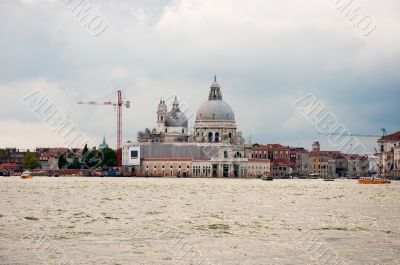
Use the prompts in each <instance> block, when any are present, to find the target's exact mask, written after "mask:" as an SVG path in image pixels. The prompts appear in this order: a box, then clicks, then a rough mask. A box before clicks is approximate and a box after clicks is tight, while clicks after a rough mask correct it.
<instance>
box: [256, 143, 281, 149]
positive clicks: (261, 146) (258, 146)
mask: <svg viewBox="0 0 400 265" xmlns="http://www.w3.org/2000/svg"><path fill="white" fill-rule="evenodd" d="M253 148H254V149H278V150H289V147H288V146H283V145H281V144H255V145H253Z"/></svg>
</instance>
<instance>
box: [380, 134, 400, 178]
mask: <svg viewBox="0 0 400 265" xmlns="http://www.w3.org/2000/svg"><path fill="white" fill-rule="evenodd" d="M377 144H378V148H377V149H378V153H377V157H378V159H377V160H378V165H379V168H380V170H381V172H382V173H384V174H386V175H389V176H393V177H398V176H400V167H399V166H400V149H399V148H400V131H399V132H395V133H392V134H389V135H386V136H383V137H381V138H380V139H378V141H377Z"/></svg>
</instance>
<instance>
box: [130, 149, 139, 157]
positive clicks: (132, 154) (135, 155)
mask: <svg viewBox="0 0 400 265" xmlns="http://www.w3.org/2000/svg"><path fill="white" fill-rule="evenodd" d="M138 156H139V152H138V151H137V150H133V151H131V159H137V158H138Z"/></svg>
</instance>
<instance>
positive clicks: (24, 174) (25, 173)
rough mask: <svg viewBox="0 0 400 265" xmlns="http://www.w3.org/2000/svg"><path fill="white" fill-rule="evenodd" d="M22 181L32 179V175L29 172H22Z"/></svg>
mask: <svg viewBox="0 0 400 265" xmlns="http://www.w3.org/2000/svg"><path fill="white" fill-rule="evenodd" d="M21 178H22V179H33V177H32V173H31V172H30V171H24V172H23V173H22V175H21Z"/></svg>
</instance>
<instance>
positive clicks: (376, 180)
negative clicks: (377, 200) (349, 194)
mask: <svg viewBox="0 0 400 265" xmlns="http://www.w3.org/2000/svg"><path fill="white" fill-rule="evenodd" d="M358 183H360V184H390V183H391V182H390V180H387V179H382V178H361V179H359V180H358Z"/></svg>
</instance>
